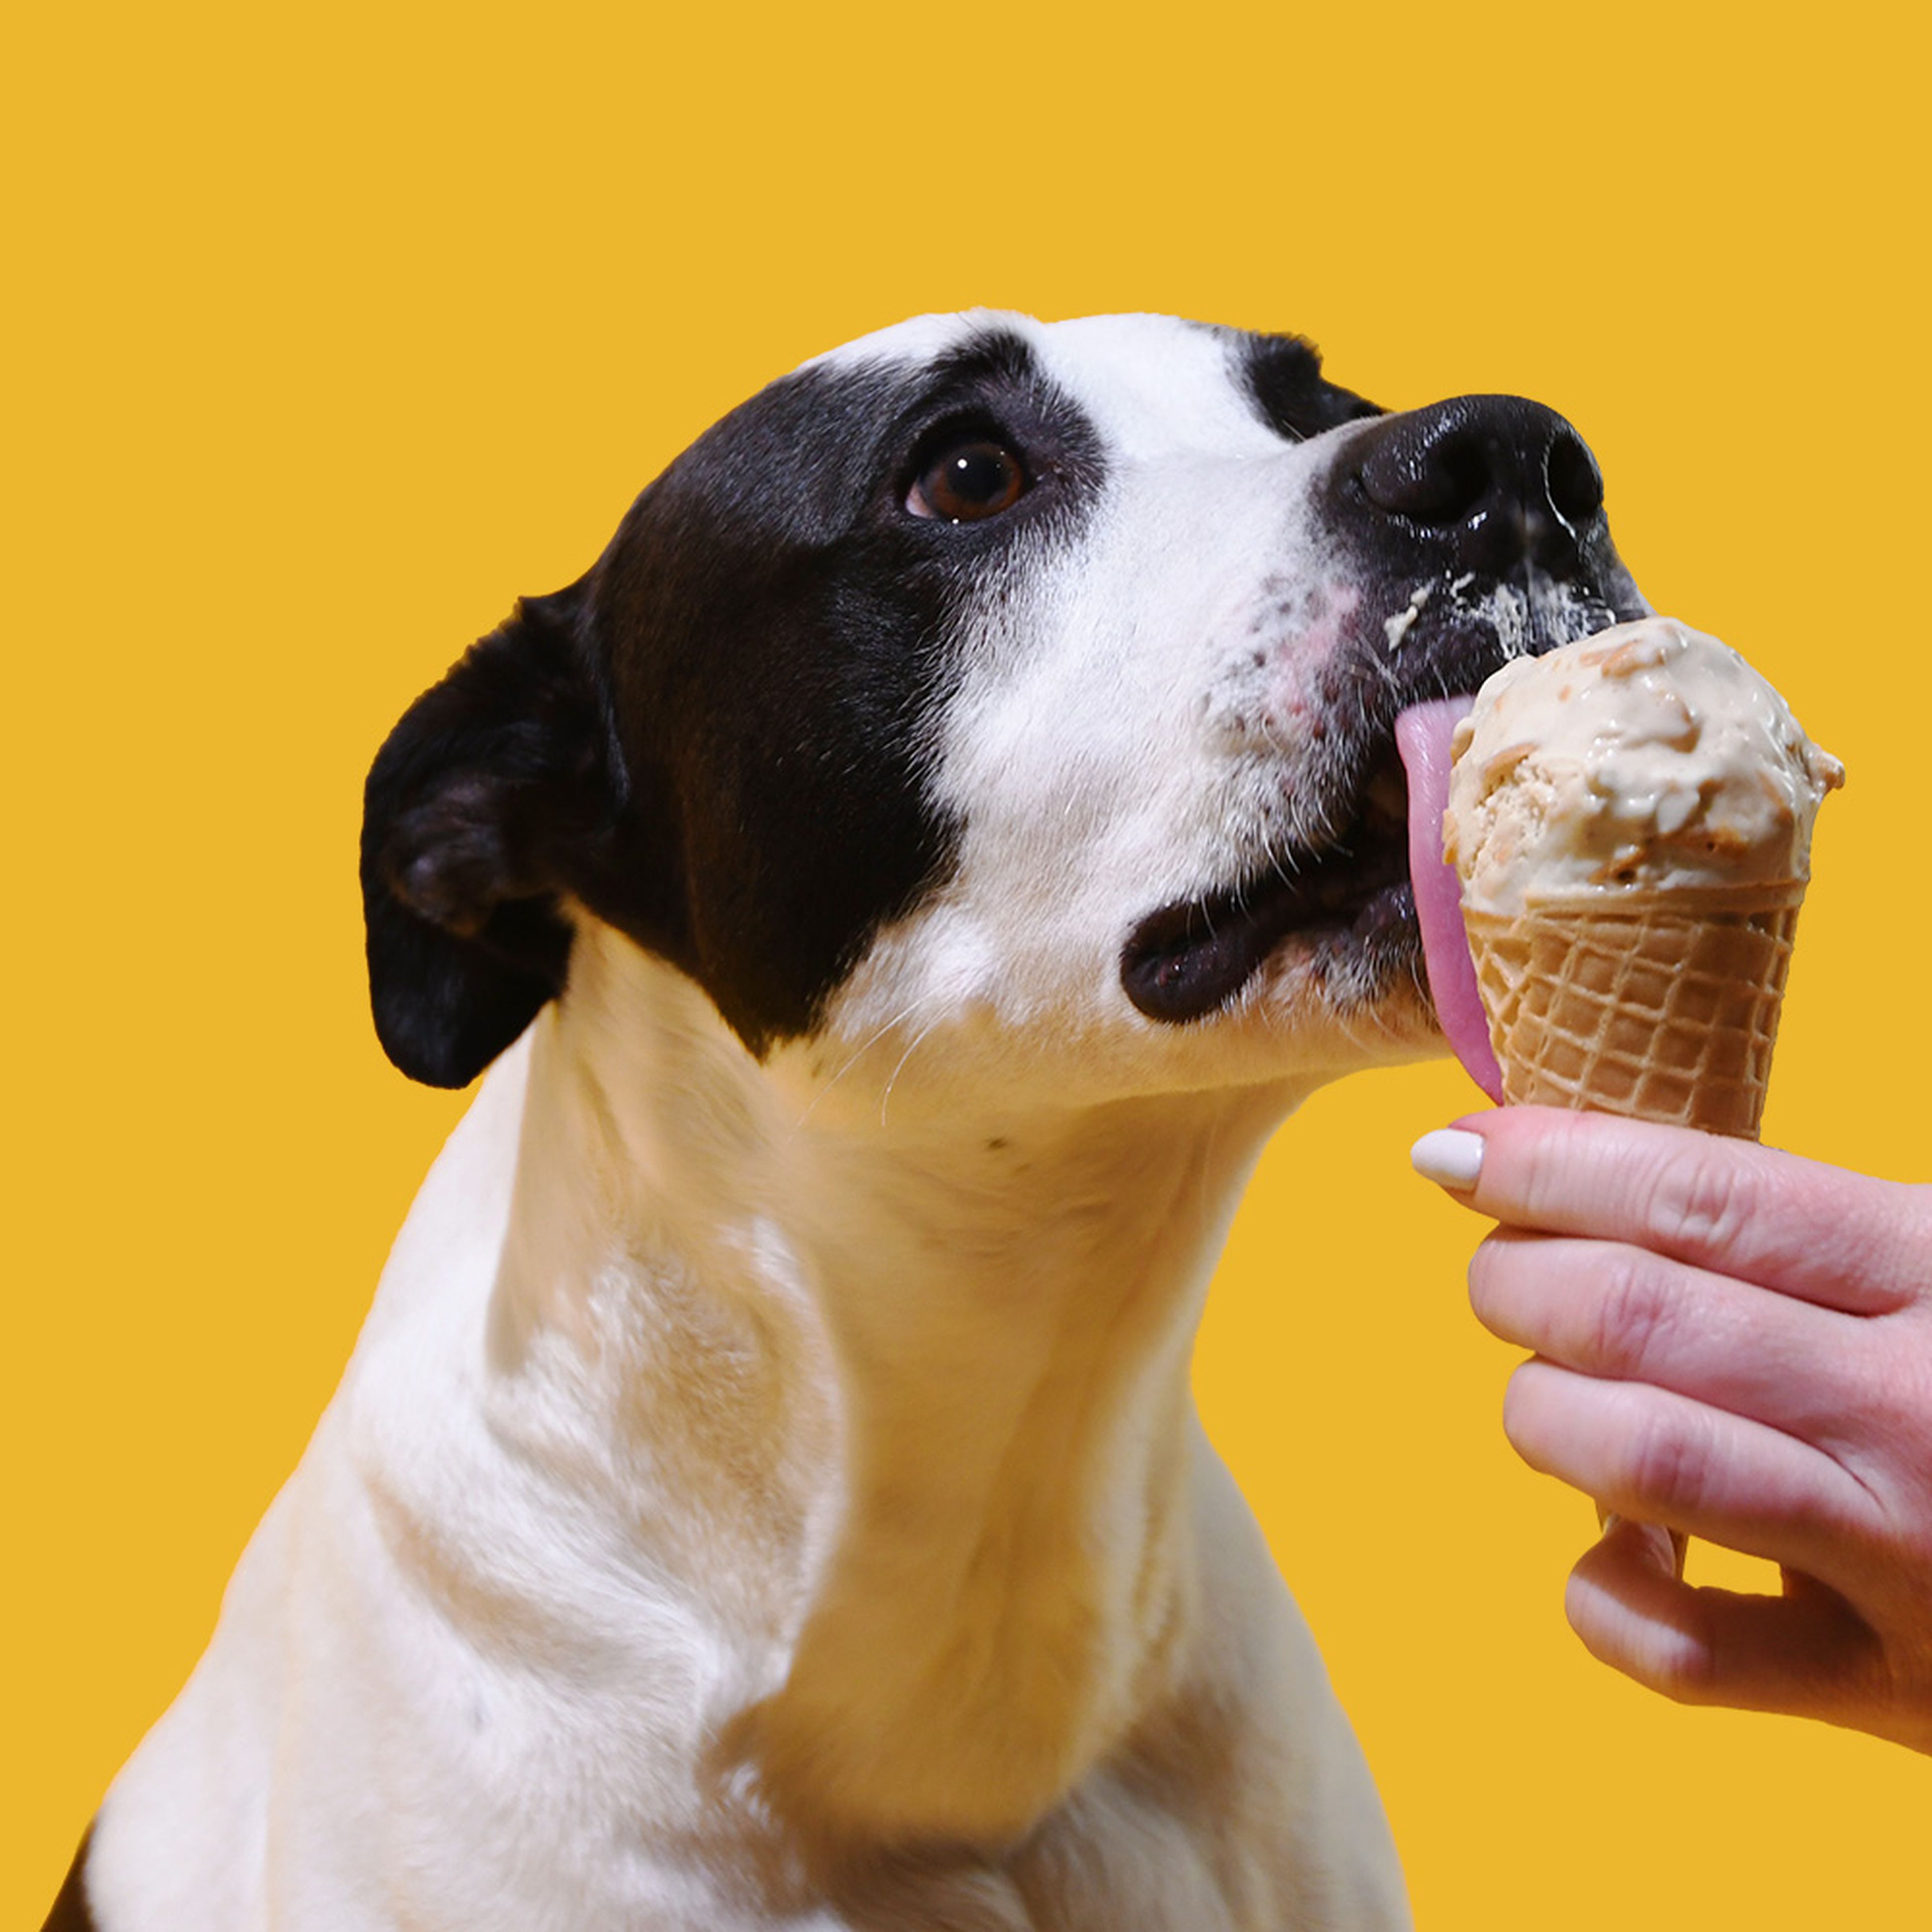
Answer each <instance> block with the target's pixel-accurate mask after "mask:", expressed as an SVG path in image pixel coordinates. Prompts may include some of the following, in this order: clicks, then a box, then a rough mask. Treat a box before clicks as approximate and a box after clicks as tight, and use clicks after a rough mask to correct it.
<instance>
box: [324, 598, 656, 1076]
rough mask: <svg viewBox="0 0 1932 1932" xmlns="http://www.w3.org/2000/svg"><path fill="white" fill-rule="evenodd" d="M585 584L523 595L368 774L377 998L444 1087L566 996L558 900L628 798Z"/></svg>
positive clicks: (396, 1051)
mask: <svg viewBox="0 0 1932 1932" xmlns="http://www.w3.org/2000/svg"><path fill="white" fill-rule="evenodd" d="M583 589H584V586H583V585H582V584H579V585H577V586H573V587H572V588H571V589H569V590H565V591H559V592H558V593H557V594H556V595H554V596H552V597H532V598H524V599H523V601H521V602H520V604H518V605H517V609H516V612H515V614H514V616H511V619H509V621H508V622H507V623H505V624H504V625H502V627H501V628H499V629H498V630H496V631H493V632H491V634H490V635H489V636H488V637H484V638H483V639H482V640H481V641H480V642H478V643H475V644H473V645H472V646H471V647H470V649H469V652H467V654H466V655H465V656H464V657H463V659H462V661H461V662H460V663H459V664H458V665H457V666H456V667H455V669H454V670H452V671H451V672H450V673H449V676H447V677H446V678H445V679H443V682H441V683H440V684H439V685H436V686H434V688H432V689H431V690H429V691H425V693H424V694H423V695H422V697H419V698H418V699H417V700H416V703H414V704H413V705H412V706H410V709H408V711H407V712H405V713H404V716H403V718H402V721H401V723H400V724H398V725H397V727H396V728H395V730H394V731H392V733H390V734H389V739H388V741H387V742H386V743H385V744H384V745H383V748H382V750H381V751H380V752H378V753H377V757H376V762H375V763H374V766H372V767H371V769H370V772H369V781H368V785H367V787H366V788H365V791H364V794H363V816H362V907H363V913H364V916H365V919H366V920H367V922H368V953H369V992H370V1001H371V1006H372V1007H373V1008H374V1013H375V1020H376V1031H377V1036H378V1037H380V1040H381V1041H382V1043H383V1049H384V1050H385V1051H386V1052H387V1053H388V1055H389V1058H391V1059H392V1061H395V1064H397V1066H398V1067H401V1069H402V1070H403V1071H404V1073H407V1074H408V1075H409V1076H410V1078H411V1079H415V1080H421V1081H425V1082H428V1084H429V1085H431V1086H433V1087H463V1086H466V1085H468V1084H469V1082H471V1081H472V1080H473V1079H475V1077H476V1076H477V1075H478V1073H481V1071H482V1070H483V1069H484V1067H487V1065H488V1064H489V1063H490V1061H492V1060H493V1059H494V1058H496V1055H498V1054H499V1053H500V1052H502V1050H503V1049H504V1048H505V1047H506V1046H508V1045H509V1044H510V1043H511V1041H512V1040H514V1039H515V1038H516V1037H517V1035H518V1034H520V1033H521V1032H522V1031H523V1028H525V1027H526V1026H527V1025H529V1022H531V1020H532V1019H534V1018H535V1016H536V1014H537V1013H538V1010H539V1009H540V1008H541V1007H542V1005H543V1004H544V1001H546V1000H547V999H550V998H552V997H553V995H556V994H557V993H559V992H562V989H563V982H564V977H565V973H566V971H567V970H568V965H569V959H570V943H571V926H570V924H569V922H568V919H566V918H565V916H564V914H563V913H562V910H560V909H559V904H558V898H559V894H560V893H562V892H565V891H566V890H568V889H571V887H572V886H573V885H574V880H575V876H576V875H577V874H580V873H581V872H582V871H584V870H586V869H587V868H589V866H590V865H591V864H592V856H591V848H592V847H595V845H596V844H598V841H599V840H600V838H601V836H602V835H604V832H605V831H606V830H607V828H608V826H610V823H612V821H613V819H614V817H615V816H616V812H617V811H618V809H619V805H620V803H621V792H622V778H621V774H620V772H619V769H618V767H617V764H616V755H617V754H616V751H615V748H614V742H613V738H612V735H611V732H610V724H609V721H608V713H607V707H606V706H605V705H604V703H603V701H602V700H601V697H600V691H601V677H600V675H599V673H598V671H597V670H596V668H595V665H594V664H593V662H592V659H591V657H590V655H589V650H588V648H587V645H586V640H584V638H583V636H582V635H581V634H580V625H579V613H580V608H581V606H582V604H583V601H584V596H583Z"/></svg>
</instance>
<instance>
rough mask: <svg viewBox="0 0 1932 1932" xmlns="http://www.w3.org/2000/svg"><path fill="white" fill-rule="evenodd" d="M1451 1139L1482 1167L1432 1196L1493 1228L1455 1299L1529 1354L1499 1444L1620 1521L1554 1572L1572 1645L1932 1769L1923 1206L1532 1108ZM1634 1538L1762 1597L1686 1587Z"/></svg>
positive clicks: (1930, 1275)
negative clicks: (1829, 1728) (1736, 1558)
mask: <svg viewBox="0 0 1932 1932" xmlns="http://www.w3.org/2000/svg"><path fill="white" fill-rule="evenodd" d="M1457 1130H1459V1131H1460V1133H1466V1134H1467V1135H1469V1136H1475V1137H1479V1138H1480V1141H1481V1146H1480V1149H1478V1148H1472V1147H1471V1146H1469V1145H1468V1144H1467V1143H1466V1142H1456V1141H1451V1140H1450V1139H1449V1138H1448V1137H1447V1136H1444V1137H1440V1142H1439V1145H1441V1146H1442V1147H1443V1148H1446V1149H1447V1152H1448V1156H1449V1157H1450V1163H1451V1165H1452V1166H1453V1165H1454V1164H1455V1163H1456V1162H1457V1161H1458V1160H1460V1161H1462V1162H1464V1163H1467V1164H1468V1165H1469V1166H1473V1165H1474V1163H1475V1160H1476V1158H1477V1157H1478V1154H1480V1160H1481V1168H1480V1172H1478V1173H1477V1174H1476V1175H1475V1178H1474V1180H1473V1182H1472V1184H1469V1185H1468V1186H1466V1187H1464V1186H1460V1185H1456V1184H1454V1182H1456V1181H1460V1180H1462V1179H1463V1178H1465V1177H1464V1176H1463V1175H1451V1176H1450V1177H1448V1179H1447V1180H1446V1181H1445V1184H1446V1185H1448V1186H1449V1188H1450V1192H1451V1194H1452V1195H1453V1196H1454V1198H1455V1199H1458V1200H1460V1201H1461V1202H1464V1203H1465V1204H1466V1205H1468V1206H1469V1207H1471V1208H1474V1209H1475V1211H1477V1212H1478V1214H1484V1215H1487V1216H1488V1217H1490V1218H1491V1219H1492V1220H1495V1221H1496V1222H1498V1223H1500V1225H1499V1226H1498V1227H1497V1228H1496V1229H1495V1230H1494V1232H1492V1233H1491V1234H1490V1235H1489V1237H1488V1238H1487V1239H1486V1240H1485V1241H1484V1242H1483V1243H1482V1244H1481V1247H1478V1250H1477V1251H1476V1255H1475V1259H1474V1261H1473V1262H1472V1264H1471V1265H1470V1270H1469V1292H1470V1298H1471V1301H1472V1304H1473V1305H1474V1307H1475V1312H1476V1314H1477V1316H1478V1319H1480V1320H1481V1322H1483V1324H1484V1326H1485V1327H1487V1328H1489V1329H1490V1330H1491V1331H1493V1332H1494V1333H1495V1334H1497V1335H1499V1336H1500V1337H1502V1339H1503V1340H1505V1341H1506V1342H1511V1343H1514V1344H1516V1345H1517V1346H1518V1347H1520V1348H1524V1349H1529V1350H1530V1351H1531V1352H1532V1354H1531V1358H1530V1359H1529V1361H1526V1362H1525V1363H1524V1364H1523V1365H1522V1366H1521V1367H1520V1368H1518V1369H1517V1371H1516V1372H1515V1373H1514V1376H1512V1377H1511V1380H1510V1384H1509V1388H1508V1394H1507V1396H1506V1397H1505V1403H1504V1410H1503V1427H1504V1429H1505V1433H1507V1434H1508V1437H1509V1439H1510V1441H1511V1444H1512V1445H1514V1448H1516V1450H1517V1452H1518V1454H1520V1455H1521V1456H1522V1457H1523V1459H1524V1460H1526V1462H1527V1463H1529V1464H1530V1466H1532V1468H1534V1469H1538V1470H1541V1471H1543V1472H1545V1473H1546V1474H1548V1475H1553V1476H1556V1477H1558V1478H1561V1479H1562V1481H1565V1482H1567V1483H1570V1484H1574V1486H1575V1487H1577V1488H1578V1489H1580V1490H1583V1492H1584V1493H1586V1495H1589V1496H1592V1497H1595V1498H1596V1499H1598V1501H1599V1502H1601V1504H1602V1505H1604V1506H1605V1507H1607V1508H1608V1509H1609V1510H1610V1511H1613V1512H1614V1516H1615V1519H1619V1520H1613V1522H1612V1523H1611V1526H1610V1528H1609V1529H1608V1530H1607V1532H1606V1533H1605V1534H1604V1536H1603V1537H1602V1538H1601V1540H1600V1541H1598V1543H1597V1544H1596V1545H1595V1547H1593V1548H1592V1549H1591V1550H1589V1552H1588V1553H1586V1555H1585V1556H1583V1559H1582V1560H1581V1561H1580V1562H1579V1563H1578V1564H1577V1567H1576V1568H1575V1570H1574V1571H1573V1572H1572V1573H1571V1578H1570V1583H1569V1588H1568V1595H1567V1598H1566V1608H1567V1610H1568V1615H1569V1618H1570V1622H1571V1624H1572V1625H1573V1626H1574V1628H1575V1629H1576V1631H1577V1634H1578V1635H1579V1636H1580V1637H1581V1638H1582V1639H1583V1642H1584V1643H1585V1645H1586V1646H1587V1647H1588V1648H1589V1650H1590V1651H1591V1652H1592V1653H1593V1654H1594V1655H1595V1656H1597V1657H1598V1658H1601V1660H1602V1661H1604V1663H1606V1664H1610V1665H1612V1666H1613V1667H1615V1668H1616V1669H1617V1670H1622V1671H1623V1672H1625V1673H1626V1674H1627V1675H1628V1676H1631V1677H1634V1679H1637V1682H1640V1683H1641V1684H1644V1685H1649V1687H1650V1688H1652V1689H1654V1690H1656V1691H1661V1692H1662V1693H1664V1694H1665V1695H1666V1696H1667V1697H1673V1698H1676V1699H1677V1700H1679V1701H1681V1702H1682V1703H1695V1704H1716V1705H1727V1706H1733V1707H1736V1708H1738V1709H1746V1710H1759V1711H1778V1712H1789V1713H1792V1714H1793V1715H1800V1716H1805V1717H1811V1718H1821V1719H1823V1720H1824V1721H1826V1722H1828V1723H1831V1724H1841V1725H1844V1726H1847V1727H1850V1728H1851V1729H1853V1730H1861V1731H1867V1732H1870V1733H1872V1734H1873V1735H1874V1736H1878V1737H1882V1738H1888V1739H1891V1740H1893V1741H1894V1742H1897V1743H1899V1744H1903V1745H1909V1746H1910V1747H1911V1748H1913V1749H1914V1750H1917V1751H1927V1752H1932V1186H1924V1185H1912V1184H1901V1183H1898V1182H1894V1181H1878V1180H1874V1179H1872V1178H1870V1177H1868V1176H1866V1175H1859V1174H1853V1173H1850V1172H1846V1171H1845V1170H1843V1169H1838V1168H1834V1167H1829V1166H1824V1165H1822V1164H1821V1163H1817V1162H1815V1161H1810V1160H1802V1159H1800V1158H1799V1157H1797V1156H1796V1155H1793V1154H1784V1153H1780V1152H1778V1151H1776V1150H1775V1149H1772V1148H1761V1147H1757V1146H1754V1145H1750V1144H1748V1143H1746V1142H1738V1141H1730V1140H1721V1139H1717V1138H1715V1137H1714V1136H1710V1135H1707V1134H1700V1133H1690V1132H1688V1131H1685V1130H1682V1129H1679V1128H1674V1127H1654V1126H1649V1125H1645V1124H1640V1123H1637V1122H1633V1121H1621V1120H1616V1119H1613V1118H1610V1117H1608V1116H1606V1115H1582V1114H1569V1113H1562V1112H1555V1111H1553V1110H1551V1109H1547V1108H1535V1107H1521V1108H1517V1107H1512V1108H1508V1109H1501V1110H1499V1111H1497V1112H1493V1113H1489V1114H1482V1115H1472V1116H1471V1117H1469V1118H1467V1119H1466V1120H1463V1121H1458V1122H1457ZM1430 1138H1431V1139H1432V1140H1437V1139H1438V1138H1439V1137H1436V1136H1432V1137H1430ZM1418 1165H1419V1166H1422V1167H1423V1168H1424V1171H1425V1172H1430V1178H1434V1179H1445V1177H1444V1176H1443V1175H1442V1174H1441V1173H1439V1172H1433V1171H1432V1169H1431V1166H1430V1163H1428V1162H1427V1160H1424V1158H1423V1157H1422V1154H1421V1150H1420V1149H1419V1150H1418ZM1647 1525H1666V1526H1670V1528H1672V1529H1676V1530H1679V1531H1682V1532H1688V1534H1689V1535H1691V1536H1694V1537H1699V1538H1705V1539H1706V1540H1708V1541H1710V1542H1712V1543H1714V1544H1721V1545H1724V1546H1725V1547H1727V1548H1730V1549H1733V1550H1742V1551H1744V1552H1745V1553H1748V1554H1750V1555H1752V1556H1760V1557H1764V1558H1766V1559H1769V1560H1770V1561H1771V1562H1775V1563H1776V1564H1778V1565H1780V1567H1781V1570H1782V1571H1783V1576H1784V1589H1783V1593H1782V1594H1781V1595H1745V1594H1739V1593H1738V1592H1732V1591H1728V1590H1721V1589H1714V1588H1711V1587H1709V1586H1695V1585H1693V1584H1691V1583H1686V1582H1685V1581H1683V1580H1682V1579H1681V1578H1680V1577H1679V1575H1678V1574H1677V1566H1676V1562H1675V1560H1674V1556H1673V1550H1672V1549H1671V1546H1670V1539H1669V1538H1667V1536H1665V1535H1663V1534H1662V1533H1661V1532H1660V1531H1658V1530H1657V1529H1650V1528H1647V1527H1646V1526H1647Z"/></svg>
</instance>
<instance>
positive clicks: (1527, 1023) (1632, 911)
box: [1463, 879, 1805, 1140]
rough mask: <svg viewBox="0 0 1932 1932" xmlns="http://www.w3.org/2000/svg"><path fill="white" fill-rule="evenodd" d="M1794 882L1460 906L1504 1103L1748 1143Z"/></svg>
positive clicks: (1779, 985)
mask: <svg viewBox="0 0 1932 1932" xmlns="http://www.w3.org/2000/svg"><path fill="white" fill-rule="evenodd" d="M1804 894H1805V881H1804V880H1802V879H1799V880H1788V881H1787V882H1785V883H1783V884H1782V885H1779V886H1764V885H1754V886H1750V887H1748V888H1744V889H1740V890H1739V891H1737V892H1724V891H1723V890H1721V889H1708V890H1704V891H1700V892H1643V891H1640V890H1624V891H1621V892H1616V893H1614V894H1605V895H1595V896H1594V897H1592V898H1589V899H1588V900H1571V901H1565V900H1561V899H1556V900H1550V901H1544V902H1540V903H1539V902H1537V901H1535V900H1532V902H1531V903H1530V904H1529V905H1528V906H1527V907H1526V909H1525V910H1523V912H1521V913H1514V914H1505V913H1493V912H1486V911H1483V910H1479V909H1477V908H1475V907H1470V906H1469V905H1467V904H1465V906H1464V907H1463V923H1464V925H1465V926H1466V929H1467V931H1468V934H1469V949H1470V954H1471V957H1472V959H1473V961H1474V962H1475V968H1476V977H1477V983H1478V987H1479V989H1480V990H1481V994H1482V998H1483V1005H1484V1010H1485V1011H1486V1012H1487V1014H1488V1016H1489V1022H1490V1042H1491V1044H1492V1046H1493V1047H1494V1049H1495V1051H1496V1060H1497V1062H1498V1064H1499V1066H1500V1067H1501V1068H1502V1076H1503V1097H1504V1099H1505V1100H1506V1101H1511V1102H1515V1103H1519V1104H1523V1105H1532V1106H1548V1107H1575V1108H1586V1109H1595V1111H1597V1112H1603V1113H1612V1114H1622V1115H1628V1116H1630V1117H1631V1118H1635V1119H1638V1120H1646V1121H1664V1122H1665V1123H1667V1124H1673V1125H1676V1126H1679V1127H1698V1128H1701V1129H1703V1130H1704V1131H1705V1132H1706V1133H1716V1134H1729V1135H1732V1136H1735V1137H1736V1138H1738V1139H1745V1140H1755V1139H1757V1131H1758V1122H1759V1119H1760V1116H1761V1115H1762V1114H1763V1110H1764V1096H1765V1088H1766V1083H1767V1082H1768V1080H1769V1076H1770V1071H1771V1052H1772V1043H1773V1042H1774V1041H1775V1039H1776V1037H1777V1034H1778V1013H1779V1010H1780V1008H1781V1006H1782V1004H1783V1001H1784V982H1785V974H1786V973H1787V970H1788V968H1789V967H1790V961H1791V941H1792V934H1793V929H1794V927H1795V926H1796V922H1797V918H1798V908H1799V902H1800V901H1802V898H1803V897H1804Z"/></svg>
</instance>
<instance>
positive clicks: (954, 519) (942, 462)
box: [906, 437, 1027, 523]
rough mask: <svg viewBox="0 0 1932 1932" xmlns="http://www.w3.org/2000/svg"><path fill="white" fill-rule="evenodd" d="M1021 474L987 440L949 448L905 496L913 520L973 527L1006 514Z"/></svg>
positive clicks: (1020, 488) (1015, 462) (1005, 452)
mask: <svg viewBox="0 0 1932 1932" xmlns="http://www.w3.org/2000/svg"><path fill="white" fill-rule="evenodd" d="M1026 487H1027V476H1026V472H1025V470H1024V469H1022V468H1021V466H1020V460H1019V458H1018V457H1017V456H1016V455H1014V454H1013V452H1012V451H1011V450H1010V449H1004V448H1002V447H1001V445H999V444H998V443H995V442H993V441H992V440H991V439H990V438H988V437H974V439H973V440H971V441H970V442H965V443H953V444H950V445H949V446H947V449H944V451H943V452H941V454H940V455H939V457H938V458H937V460H935V461H933V462H932V463H928V464H927V465H926V468H925V469H923V470H922V471H921V472H919V479H918V481H916V482H915V483H914V484H913V486H912V488H911V490H910V492H909V493H907V496H906V508H907V509H908V510H910V511H911V512H912V513H913V515H914V516H915V517H938V519H939V520H941V522H942V523H977V522H978V521H979V520H980V518H981V517H997V516H998V514H1000V512H1001V511H1002V510H1010V509H1011V508H1013V505H1015V504H1016V503H1017V502H1019V499H1020V498H1021V497H1022V496H1023V495H1024V494H1025V492H1026Z"/></svg>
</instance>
